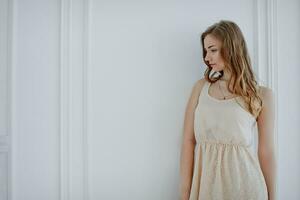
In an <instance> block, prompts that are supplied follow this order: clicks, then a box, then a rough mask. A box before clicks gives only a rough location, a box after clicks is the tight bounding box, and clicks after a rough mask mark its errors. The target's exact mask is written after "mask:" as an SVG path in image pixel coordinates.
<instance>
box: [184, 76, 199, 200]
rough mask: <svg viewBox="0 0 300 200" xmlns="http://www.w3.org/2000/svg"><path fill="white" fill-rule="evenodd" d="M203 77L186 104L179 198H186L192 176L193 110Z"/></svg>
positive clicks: (193, 144)
mask: <svg viewBox="0 0 300 200" xmlns="http://www.w3.org/2000/svg"><path fill="white" fill-rule="evenodd" d="M203 81H204V79H201V80H199V81H198V82H197V83H196V84H195V85H194V87H193V91H192V94H191V96H190V98H189V101H188V103H187V106H186V111H185V119H184V130H183V138H182V146H181V154H180V195H181V197H180V198H181V200H188V199H189V196H190V189H191V184H192V176H193V165H194V148H195V144H196V140H195V136H194V111H195V108H196V105H197V102H198V97H199V94H200V89H201V87H202V85H203Z"/></svg>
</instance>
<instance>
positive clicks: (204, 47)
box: [204, 45, 215, 49]
mask: <svg viewBox="0 0 300 200" xmlns="http://www.w3.org/2000/svg"><path fill="white" fill-rule="evenodd" d="M213 46H215V45H210V46H209V47H207V48H208V49H209V48H210V47H213ZM204 49H205V47H204Z"/></svg>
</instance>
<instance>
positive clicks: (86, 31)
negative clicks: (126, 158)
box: [82, 0, 91, 200]
mask: <svg viewBox="0 0 300 200" xmlns="http://www.w3.org/2000/svg"><path fill="white" fill-rule="evenodd" d="M83 16H84V23H83V24H84V26H83V38H84V42H83V46H84V50H83V95H82V97H83V99H82V102H83V140H82V141H83V144H82V146H83V186H84V188H83V196H84V199H85V200H89V199H90V198H89V160H88V156H89V151H88V149H89V146H88V133H89V129H88V127H89V124H88V110H89V107H88V102H89V99H88V97H89V92H88V89H89V82H88V80H89V75H88V73H89V66H90V33H91V31H90V27H91V25H90V23H91V1H90V0H86V1H84V12H83Z"/></svg>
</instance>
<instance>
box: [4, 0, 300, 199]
mask: <svg viewBox="0 0 300 200" xmlns="http://www.w3.org/2000/svg"><path fill="white" fill-rule="evenodd" d="M3 2H4V4H3V5H7V6H6V7H3V8H4V9H3V10H5V11H7V13H6V12H3V13H4V14H3V15H4V16H7V19H6V18H2V19H1V20H2V21H1V22H5V23H7V24H10V23H8V22H12V23H11V24H12V25H11V26H12V27H10V26H8V29H7V30H6V32H7V33H9V31H10V30H11V28H12V30H13V34H12V36H11V37H12V40H8V41H9V45H8V47H11V48H12V49H11V48H7V49H5V48H4V49H1V52H8V54H7V55H6V54H2V55H6V56H4V58H7V59H8V61H9V62H7V63H6V62H1V70H6V69H11V74H10V73H9V76H7V77H8V78H7V80H5V77H6V76H3V78H4V79H3V80H5V82H6V83H7V85H6V86H5V88H4V89H3V90H1V92H3V91H6V89H7V88H8V91H10V92H11V94H12V95H11V96H7V99H8V100H7V99H5V98H3V99H4V100H1V105H2V107H5V106H3V105H5V104H6V101H8V102H10V105H9V106H10V107H9V108H11V110H10V109H8V111H9V112H8V114H7V115H5V114H4V115H1V118H0V119H1V127H3V128H2V129H3V130H6V128H7V130H8V131H6V133H5V134H6V135H7V136H8V137H5V138H4V137H0V147H1V148H0V150H1V149H2V151H1V152H0V153H2V152H4V153H5V156H8V157H7V158H8V160H6V159H2V158H6V157H1V160H0V164H1V165H0V166H1V167H0V183H1V184H2V185H4V186H6V188H7V189H3V190H0V197H4V198H3V199H13V200H21V199H22V200H34V199H43V200H44V199H45V200H47V199H51V200H52V199H63V200H67V199H72V200H80V199H85V200H87V199H91V200H94V199H95V200H96V199H151V200H152V199H157V200H159V199H164V200H165V199H172V200H173V199H177V197H178V184H179V182H178V181H179V154H180V144H181V134H182V128H183V117H184V109H185V106H186V103H187V99H188V97H189V95H190V92H191V88H192V85H193V84H194V82H195V81H196V80H198V79H200V78H202V76H203V71H204V65H203V62H202V54H201V45H200V38H199V37H200V33H201V32H202V31H204V29H205V28H206V27H207V26H208V25H210V24H212V23H214V22H216V21H218V20H220V19H229V20H233V21H235V22H236V23H237V24H238V25H239V26H240V27H241V29H242V31H243V33H244V35H245V37H246V40H247V44H248V48H249V51H250V55H251V57H252V59H253V60H252V62H253V63H254V66H253V67H254V70H255V72H256V74H257V75H259V79H260V81H261V82H263V83H264V84H265V85H269V86H271V87H272V88H275V89H276V90H277V89H278V91H279V93H278V95H277V96H278V113H279V116H278V147H279V163H280V166H279V177H280V179H279V181H280V183H279V196H280V198H279V199H283V198H284V197H288V198H284V199H291V200H293V199H295V200H296V199H298V198H299V197H300V194H299V192H298V191H297V190H296V188H297V186H299V178H300V174H299V170H297V169H299V164H300V159H299V154H297V153H296V152H299V151H297V150H299V144H298V141H299V135H297V130H298V129H297V128H298V126H297V123H296V121H297V119H299V116H297V114H298V113H297V112H296V111H297V110H299V106H298V107H297V104H296V102H299V101H297V100H299V91H298V90H297V88H296V86H297V82H299V77H296V74H297V72H298V71H299V68H297V62H296V61H297V60H296V55H298V53H299V46H293V48H292V49H291V47H290V45H289V44H290V43H292V44H296V41H298V44H299V38H297V37H296V36H297V35H299V28H295V27H293V26H292V24H288V23H285V22H286V21H287V20H288V21H289V22H293V21H294V24H299V14H298V12H297V11H299V3H297V2H296V0H294V2H292V1H290V2H288V3H284V2H283V0H278V2H277V3H276V2H275V3H274V4H271V3H270V1H267V0H266V1H248V2H241V1H237V0H230V1H226V3H225V2H223V1H205V2H197V1H191V2H185V3H180V2H168V1H165V2H155V1H148V2H138V1H126V3H125V2H121V1H119V2H112V1H106V2H105V1H95V0H94V1H91V0H90V1H82V0H61V1H50V0H48V1H47V0H44V1H34V0H27V1H22V0H14V1H8V0H7V1H3ZM271 6H274V7H271ZM272 9H273V10H272ZM271 11H274V12H275V13H273V14H275V16H276V17H277V19H278V23H276V22H277V21H276V20H275V22H274V23H271V26H268V22H270V21H271V19H273V18H271V19H270V13H271V14H272V12H271ZM212 12H213V13H212ZM1 13H2V12H1ZM5 13H6V14H5ZM286 13H289V15H288V16H290V15H292V16H293V18H291V19H290V18H288V19H287V18H285V17H284V16H285V14H286ZM274 19H276V18H274ZM274 25H277V28H278V35H277V38H278V47H277V46H276V45H277V38H276V37H274V35H272V34H271V32H272V31H271V30H272V29H273V28H274V27H273V26H274ZM287 28H288V29H293V31H288V29H287ZM284 29H285V30H284ZM287 34H288V41H289V42H286V41H287V40H286V39H287V38H286V35H287ZM8 35H9V34H8ZM269 36H270V37H271V38H273V39H274V38H275V39H276V41H275V42H274V41H272V40H271V41H268V40H267V39H268V37H269ZM275 36H276V35H275ZM5 38H6V35H1V41H5ZM270 46H271V47H274V48H275V50H277V48H278V60H277V57H276V58H275V57H274V55H276V52H275V53H274V52H272V51H271V50H270V49H269V48H268V47H270ZM286 52H290V53H291V55H290V56H283V55H286ZM10 53H12V57H10ZM1 58H2V57H1ZM10 61H11V62H10ZM2 63H4V64H2ZM272 63H274V65H271V64H272ZM287 63H289V65H287ZM282 66H287V69H290V70H291V71H292V72H293V73H292V75H291V74H289V73H288V72H289V71H288V70H286V72H285V71H284V70H285V69H286V67H282ZM277 67H278V69H277ZM277 70H278V74H277V73H276V72H277ZM269 72H272V76H270V74H269ZM274 72H275V73H274ZM273 73H274V74H273ZM277 75H278V80H277ZM291 76H295V79H294V80H292V79H290V77H291ZM1 77H2V76H1ZM270 77H271V78H270ZM274 77H275V78H276V80H275V82H274V80H273V79H274ZM272 78H273V79H272ZM287 78H288V79H287ZM286 80H289V81H290V82H287V81H286ZM275 83H277V84H278V87H277V86H276V84H275ZM291 83H293V84H294V85H295V88H293V89H292V90H287V88H291V85H292V84H291ZM10 84H11V85H10ZM281 94H283V95H282V96H281ZM286 97H288V98H286ZM9 98H12V100H11V101H9ZM287 99H289V102H286V101H287ZM291 101H293V102H291ZM287 105H288V106H287ZM2 107H1V108H2ZM10 114H11V115H10ZM291 116H293V118H291ZM291 119H293V120H291ZM6 120H7V121H6ZM286 130H289V132H287V131H286ZM287 133H288V134H287ZM10 136H11V139H12V141H11V142H10V140H8V139H7V138H10ZM3 144H4V145H3ZM1 145H2V146H1ZM10 146H11V147H12V148H8V147H10ZM291 146H292V148H291ZM3 150H4V151H3ZM10 153H12V156H11V155H10ZM0 155H3V154H0ZM292 155H294V156H292ZM10 158H12V166H11V167H10V163H11V162H10V160H9V159H10ZM292 167H293V168H292ZM10 169H11V170H12V173H11V174H8V173H9V172H10V171H9V170H10ZM6 170H7V171H6ZM1 174H6V175H7V176H5V175H4V176H3V175H1ZM1 177H7V179H6V178H2V179H1ZM10 181H12V184H11V185H10ZM9 194H12V196H10V195H9ZM1 195H2V196H1ZM1 200H2V199H1Z"/></svg>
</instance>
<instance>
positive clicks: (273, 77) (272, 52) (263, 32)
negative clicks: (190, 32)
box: [254, 0, 279, 197]
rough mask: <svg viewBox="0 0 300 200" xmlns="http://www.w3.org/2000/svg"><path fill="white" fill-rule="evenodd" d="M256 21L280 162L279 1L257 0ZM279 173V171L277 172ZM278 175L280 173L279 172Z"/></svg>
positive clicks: (261, 79)
mask: <svg viewBox="0 0 300 200" xmlns="http://www.w3.org/2000/svg"><path fill="white" fill-rule="evenodd" d="M254 4H255V8H256V9H255V10H256V13H255V15H254V17H255V23H256V28H257V38H256V40H255V41H256V44H255V58H256V64H257V65H258V82H259V84H261V85H264V86H267V87H269V88H270V89H272V90H273V92H274V101H275V102H274V104H275V105H274V106H275V119H274V134H275V145H276V147H275V151H276V152H275V154H276V155H275V156H276V160H277V163H278V149H279V145H278V127H277V126H278V60H277V55H278V48H277V33H278V29H277V27H278V25H277V23H278V22H277V1H276V0H263V1H260V0H255V1H254ZM277 173H278V172H277ZM277 177H279V176H278V174H277ZM278 185H279V181H278V179H277V180H276V196H277V197H278V187H279V186H278Z"/></svg>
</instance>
